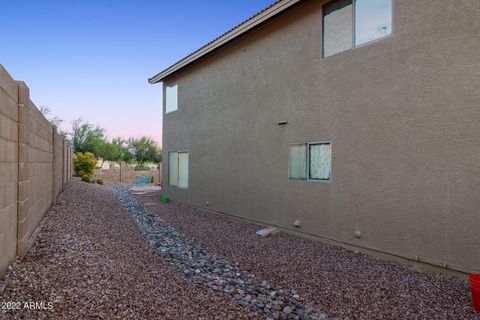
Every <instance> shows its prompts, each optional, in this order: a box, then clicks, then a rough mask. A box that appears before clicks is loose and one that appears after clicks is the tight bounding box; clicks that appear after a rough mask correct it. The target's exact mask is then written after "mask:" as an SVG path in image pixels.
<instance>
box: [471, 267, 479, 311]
mask: <svg viewBox="0 0 480 320" xmlns="http://www.w3.org/2000/svg"><path fill="white" fill-rule="evenodd" d="M470 289H472V303H473V308H474V309H475V310H476V311H477V312H480V274H471V275H470Z"/></svg>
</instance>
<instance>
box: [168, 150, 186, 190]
mask: <svg viewBox="0 0 480 320" xmlns="http://www.w3.org/2000/svg"><path fill="white" fill-rule="evenodd" d="M170 153H176V154H177V185H172V184H171V182H170ZM180 153H187V154H188V174H187V187H186V188H184V187H180V186H179V183H180V156H179V154H180ZM167 169H168V173H167V174H168V187H170V188H177V189H181V190H188V187H189V186H190V179H189V178H190V151H189V150H187V149H183V150H171V151H168V167H167Z"/></svg>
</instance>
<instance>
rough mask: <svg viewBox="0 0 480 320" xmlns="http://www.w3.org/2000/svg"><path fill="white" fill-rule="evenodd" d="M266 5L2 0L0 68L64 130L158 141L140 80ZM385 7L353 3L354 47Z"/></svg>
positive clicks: (151, 98)
mask: <svg viewBox="0 0 480 320" xmlns="http://www.w3.org/2000/svg"><path fill="white" fill-rule="evenodd" d="M273 2H275V1H274V0H231V1H223V0H222V1H219V0H216V1H215V0H204V1H188V0H178V1H164V0H42V1H38V0H24V1H3V2H2V5H1V9H0V10H1V11H0V12H1V19H0V35H1V40H2V43H1V44H0V64H2V65H3V66H4V67H5V68H6V69H7V70H8V71H9V72H10V74H11V75H12V77H13V78H14V79H17V80H23V81H25V82H26V83H27V85H28V86H29V87H30V93H31V98H32V100H33V102H34V103H35V104H36V105H37V107H41V106H47V107H48V108H49V109H51V111H52V115H56V116H58V117H60V118H61V119H63V120H64V123H63V125H62V126H63V130H66V131H67V132H68V131H70V128H71V122H72V120H74V119H77V118H82V119H84V120H86V121H89V122H91V123H94V124H97V125H99V126H101V127H103V128H105V129H106V131H107V135H108V136H109V137H117V136H121V137H123V138H127V137H130V136H141V135H147V136H150V137H152V138H153V139H155V140H157V141H158V142H159V143H161V132H162V112H161V99H162V96H161V85H158V84H157V85H150V84H148V82H147V78H149V77H151V76H153V75H155V74H156V73H158V72H159V71H161V70H163V69H165V68H166V67H168V66H170V65H171V64H173V63H174V62H176V61H178V60H179V59H181V58H183V57H185V56H186V55H188V54H189V53H191V52H192V51H194V50H196V49H198V48H199V47H201V46H202V45H204V44H206V43H207V42H209V41H211V40H212V39H214V38H216V37H217V36H219V35H221V34H222V33H224V32H225V31H226V30H228V29H230V28H232V27H233V26H235V25H237V24H238V23H240V22H242V21H244V20H245V19H247V18H249V17H251V16H252V15H254V14H255V13H257V12H258V11H260V10H261V9H263V8H265V7H266V6H268V5H269V4H271V3H273ZM388 3H390V1H388V0H357V4H358V8H357V10H358V13H359V20H358V21H360V22H362V23H361V25H357V28H358V31H359V35H360V36H361V38H362V41H368V40H369V39H370V38H371V37H372V36H374V35H375V34H377V33H379V32H384V31H385V30H383V29H384V25H385V21H384V20H388V19H389V18H388V16H387V15H385V12H387V11H388V12H391V6H390V4H388ZM382 13H383V14H382ZM386 18H388V19H386ZM389 28H390V26H389ZM388 31H390V29H388Z"/></svg>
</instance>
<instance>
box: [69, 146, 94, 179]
mask: <svg viewBox="0 0 480 320" xmlns="http://www.w3.org/2000/svg"><path fill="white" fill-rule="evenodd" d="M96 165H97V160H95V156H94V155H93V153H91V152H85V153H82V152H77V153H75V158H74V159H73V170H74V171H75V175H76V176H79V177H83V176H87V177H88V178H90V177H92V174H93V169H95V166H96Z"/></svg>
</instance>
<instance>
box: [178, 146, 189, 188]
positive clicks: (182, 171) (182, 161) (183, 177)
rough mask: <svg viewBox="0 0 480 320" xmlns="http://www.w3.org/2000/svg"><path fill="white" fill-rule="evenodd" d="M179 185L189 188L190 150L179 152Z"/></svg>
mask: <svg viewBox="0 0 480 320" xmlns="http://www.w3.org/2000/svg"><path fill="white" fill-rule="evenodd" d="M178 187H179V188H188V152H179V153H178Z"/></svg>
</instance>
